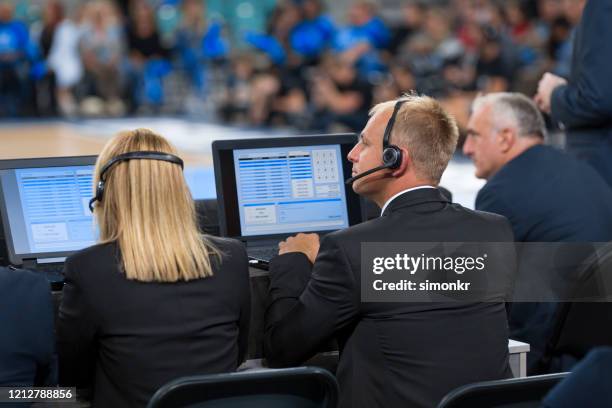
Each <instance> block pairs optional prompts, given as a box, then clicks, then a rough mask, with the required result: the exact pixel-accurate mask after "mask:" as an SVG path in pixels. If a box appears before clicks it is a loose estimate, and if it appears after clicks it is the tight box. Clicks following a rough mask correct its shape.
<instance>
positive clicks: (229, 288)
mask: <svg viewBox="0 0 612 408" xmlns="http://www.w3.org/2000/svg"><path fill="white" fill-rule="evenodd" d="M211 239H212V240H213V243H214V244H215V245H216V246H217V248H219V249H220V250H221V251H222V252H223V253H224V255H223V258H222V261H221V263H220V264H219V262H217V261H214V262H213V276H210V277H207V278H203V279H195V280H192V281H188V282H184V281H182V282H174V283H160V282H138V281H133V280H128V279H126V278H125V275H124V274H123V273H122V272H120V270H119V267H118V265H119V264H120V263H119V259H120V254H119V250H118V247H117V245H116V244H114V243H109V244H101V245H95V246H93V247H90V248H87V249H85V250H82V251H80V252H78V253H76V254H75V255H73V256H71V257H69V258H68V259H67V261H66V268H65V275H66V283H65V285H64V290H63V291H64V294H63V298H62V302H61V305H60V309H59V318H58V329H57V330H58V333H57V336H58V352H59V381H60V384H61V385H65V386H77V387H82V388H85V387H89V386H92V385H93V393H94V395H93V405H94V406H97V407H142V406H145V405H146V404H147V402H148V400H149V399H150V398H151V396H152V395H153V393H154V392H155V391H156V390H157V389H158V388H159V387H160V386H162V385H163V384H165V383H166V382H168V381H170V380H173V379H175V378H178V377H181V376H185V375H195V374H207V373H221V372H229V371H235V370H236V368H237V367H238V365H239V364H240V363H241V362H242V361H243V359H244V357H245V355H246V351H247V338H248V331H249V327H248V326H249V318H250V287H249V274H248V261H247V256H246V251H245V249H244V246H243V245H242V244H241V243H239V242H237V241H234V240H229V239H220V238H214V239H213V238H211Z"/></svg>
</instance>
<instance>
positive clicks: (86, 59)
mask: <svg viewBox="0 0 612 408" xmlns="http://www.w3.org/2000/svg"><path fill="white" fill-rule="evenodd" d="M86 7H87V8H86V12H85V21H84V24H83V28H82V33H81V45H80V49H81V57H82V59H83V64H84V66H85V81H86V85H87V88H88V92H87V96H88V97H96V98H100V99H102V101H103V104H104V110H103V112H99V113H100V114H108V115H110V116H121V115H123V114H124V112H125V106H124V104H123V102H122V101H121V99H120V97H121V94H122V82H123V81H122V80H121V72H120V62H121V61H122V60H123V51H124V50H123V36H122V33H121V28H120V26H119V24H118V23H119V22H118V15H117V13H116V12H115V10H114V7H113V6H112V5H111V4H110V3H108V2H107V1H96V2H93V3H89V4H88V5H87V6H86ZM85 113H88V112H85ZM94 113H98V112H94Z"/></svg>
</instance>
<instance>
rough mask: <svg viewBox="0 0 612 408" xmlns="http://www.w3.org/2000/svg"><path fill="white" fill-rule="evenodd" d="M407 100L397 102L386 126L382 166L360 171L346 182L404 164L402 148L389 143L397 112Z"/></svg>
mask: <svg viewBox="0 0 612 408" xmlns="http://www.w3.org/2000/svg"><path fill="white" fill-rule="evenodd" d="M404 102H406V100H400V101H397V102H396V103H395V106H394V107H393V113H392V114H391V118H390V119H389V122H388V123H387V127H386V128H385V133H384V135H383V153H382V162H383V164H382V166H378V167H374V168H373V169H370V170H367V171H364V172H363V173H359V174H357V175H355V176H353V177H351V178H348V179H346V181H345V182H344V183H345V184H352V183H353V182H354V181H355V180H359V179H360V178H362V177H365V176H369V175H370V174H372V173H375V172H377V171H380V170H384V169H397V168H398V167H399V166H401V165H402V150H401V149H400V148H399V147H397V146H396V145H392V144H389V139H390V138H391V131H392V130H393V125H394V124H395V118H396V117H397V112H398V111H399V110H400V108H401V106H402V105H403V104H404Z"/></svg>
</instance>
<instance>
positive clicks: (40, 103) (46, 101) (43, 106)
mask: <svg viewBox="0 0 612 408" xmlns="http://www.w3.org/2000/svg"><path fill="white" fill-rule="evenodd" d="M64 15H65V11H64V6H63V4H62V3H61V2H60V1H59V0H50V1H48V2H46V3H45V7H44V9H43V18H42V21H41V22H40V25H38V24H35V25H34V26H33V29H32V30H31V31H32V41H33V42H34V43H35V44H36V46H37V48H38V52H39V53H40V58H41V60H43V61H47V59H48V58H49V54H50V52H51V47H52V46H53V42H54V39H55V34H56V33H57V30H58V27H59V26H60V24H61V23H62V21H63V20H64ZM42 66H43V67H44V69H43V70H41V71H42V72H41V73H40V75H39V76H40V77H39V78H38V80H37V81H36V84H35V87H36V93H35V95H34V96H35V97H34V99H35V105H36V113H37V114H38V115H55V114H57V113H58V109H57V99H56V95H55V88H56V86H57V85H56V78H55V73H54V72H53V70H49V69H48V67H47V66H44V65H42Z"/></svg>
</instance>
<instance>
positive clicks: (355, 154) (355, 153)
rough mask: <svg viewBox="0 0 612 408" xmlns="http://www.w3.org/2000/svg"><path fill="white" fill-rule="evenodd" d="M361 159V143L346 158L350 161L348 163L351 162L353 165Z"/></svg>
mask: <svg viewBox="0 0 612 408" xmlns="http://www.w3.org/2000/svg"><path fill="white" fill-rule="evenodd" d="M358 157H359V143H357V144H356V145H355V146H354V147H353V148H352V149H351V151H350V152H348V155H347V156H346V158H347V159H348V161H350V162H351V163H356V162H357V158H358Z"/></svg>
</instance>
